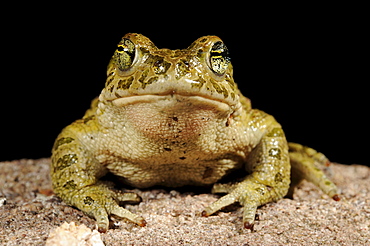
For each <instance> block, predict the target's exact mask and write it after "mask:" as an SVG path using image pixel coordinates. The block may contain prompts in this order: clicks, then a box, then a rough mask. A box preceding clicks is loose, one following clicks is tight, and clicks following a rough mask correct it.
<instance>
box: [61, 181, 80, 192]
mask: <svg viewBox="0 0 370 246" xmlns="http://www.w3.org/2000/svg"><path fill="white" fill-rule="evenodd" d="M63 187H64V188H65V189H67V190H73V189H76V187H77V185H76V183H75V181H74V180H70V181H68V182H67V183H65V184H64V185H63Z"/></svg>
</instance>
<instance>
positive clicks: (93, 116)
mask: <svg viewBox="0 0 370 246" xmlns="http://www.w3.org/2000/svg"><path fill="white" fill-rule="evenodd" d="M94 118H95V115H90V116H89V117H86V118H84V119H83V120H84V124H86V123H87V122H89V121H90V120H92V119H94Z"/></svg>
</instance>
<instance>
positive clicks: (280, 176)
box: [275, 173, 283, 183]
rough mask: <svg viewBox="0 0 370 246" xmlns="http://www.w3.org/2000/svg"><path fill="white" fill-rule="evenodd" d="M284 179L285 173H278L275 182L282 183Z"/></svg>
mask: <svg viewBox="0 0 370 246" xmlns="http://www.w3.org/2000/svg"><path fill="white" fill-rule="evenodd" d="M282 181H283V175H282V174H281V173H277V174H276V175H275V183H281V182H282Z"/></svg>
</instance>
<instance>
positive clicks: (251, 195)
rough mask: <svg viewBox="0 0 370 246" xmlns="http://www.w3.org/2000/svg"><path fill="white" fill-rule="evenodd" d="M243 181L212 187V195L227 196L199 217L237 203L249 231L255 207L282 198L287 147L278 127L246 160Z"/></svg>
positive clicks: (287, 181)
mask: <svg viewBox="0 0 370 246" xmlns="http://www.w3.org/2000/svg"><path fill="white" fill-rule="evenodd" d="M246 167H247V171H248V172H249V173H250V175H248V176H247V177H246V178H245V180H244V181H242V182H240V183H237V184H216V185H214V187H213V192H215V193H228V194H227V195H225V196H223V197H221V198H220V199H219V200H217V201H216V202H214V203H213V204H211V205H210V206H208V207H207V208H205V210H204V211H203V212H202V215H203V216H208V215H211V214H213V213H214V212H216V211H218V210H220V209H222V208H223V207H225V206H228V205H230V204H232V203H234V202H239V203H240V204H241V205H242V206H243V223H244V227H245V228H247V229H251V230H252V229H253V225H254V220H255V214H256V210H257V207H258V206H261V205H263V204H266V203H268V202H272V201H277V200H279V199H280V198H282V197H284V196H285V195H286V194H287V192H288V189H289V184H290V162H289V153H288V145H287V142H286V139H285V135H284V132H283V130H282V129H281V127H280V125H278V124H277V123H273V124H272V125H271V127H269V130H268V131H267V132H266V134H265V135H264V136H263V137H262V139H261V141H260V142H259V143H258V144H257V146H256V147H255V148H254V150H253V151H252V152H251V154H250V155H249V157H248V161H247V166H246Z"/></svg>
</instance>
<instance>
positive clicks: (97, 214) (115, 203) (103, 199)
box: [71, 183, 146, 232]
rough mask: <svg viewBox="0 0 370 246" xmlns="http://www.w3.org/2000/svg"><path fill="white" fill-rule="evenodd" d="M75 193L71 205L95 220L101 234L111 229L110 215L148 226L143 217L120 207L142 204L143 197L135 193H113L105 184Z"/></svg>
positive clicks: (95, 185) (85, 188)
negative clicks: (125, 204)
mask: <svg viewBox="0 0 370 246" xmlns="http://www.w3.org/2000/svg"><path fill="white" fill-rule="evenodd" d="M73 193H74V194H73V202H71V205H73V206H76V207H77V208H79V209H80V210H82V211H84V212H85V213H87V214H88V215H89V216H91V217H93V218H95V219H96V223H97V227H98V231H99V232H106V231H107V230H108V229H109V215H116V216H118V217H121V218H126V219H128V220H130V221H132V222H134V223H136V224H137V225H139V226H145V225H146V221H145V220H144V219H143V218H142V217H140V216H138V215H136V214H133V213H131V212H130V211H128V210H127V209H124V208H122V207H120V206H119V203H120V202H130V203H132V202H134V203H137V202H141V197H140V196H139V195H137V194H135V193H124V192H121V191H113V190H111V189H110V188H109V187H108V186H106V185H105V184H103V183H97V184H94V185H91V186H86V187H84V188H82V189H81V190H78V191H76V192H73Z"/></svg>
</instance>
